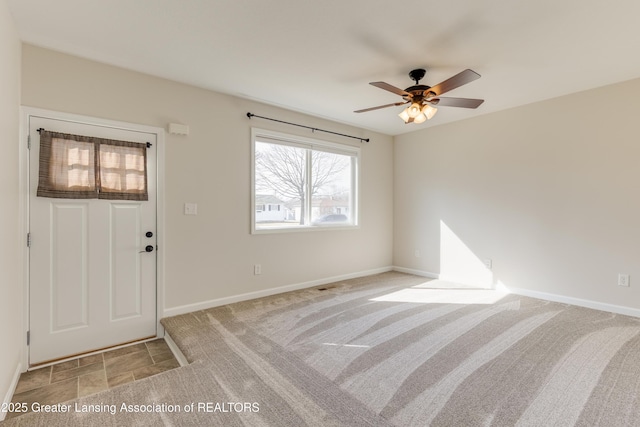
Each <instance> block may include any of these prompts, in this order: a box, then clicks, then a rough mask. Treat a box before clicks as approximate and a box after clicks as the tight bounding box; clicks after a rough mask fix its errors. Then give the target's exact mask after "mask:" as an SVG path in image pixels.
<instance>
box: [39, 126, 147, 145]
mask: <svg viewBox="0 0 640 427" xmlns="http://www.w3.org/2000/svg"><path fill="white" fill-rule="evenodd" d="M36 131H37V132H38V133H40V134H41V133H42V132H43V131H45V132H46V131H47V130H46V129H45V128H38V129H36ZM67 135H72V134H69V133H68V134H67ZM78 136H82V135H78ZM146 144H147V148H151V147H152V146H153V144H152V143H150V142H147V143H146Z"/></svg>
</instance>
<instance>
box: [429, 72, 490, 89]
mask: <svg viewBox="0 0 640 427" xmlns="http://www.w3.org/2000/svg"><path fill="white" fill-rule="evenodd" d="M479 78H480V74H478V73H476V72H475V71H473V70H469V69H467V70H464V71H462V72H460V73H458V74H456V75H455V76H453V77H451V78H449V79H447V80H445V81H443V82H442V83H439V84H437V85H435V86H433V87H431V89H429V92H433V93H435V96H440V95H442V94H443V93H446V92H449V91H450V90H453V89H455V88H457V87H460V86H462V85H466V84H467V83H471V82H472V81H474V80H477V79H479Z"/></svg>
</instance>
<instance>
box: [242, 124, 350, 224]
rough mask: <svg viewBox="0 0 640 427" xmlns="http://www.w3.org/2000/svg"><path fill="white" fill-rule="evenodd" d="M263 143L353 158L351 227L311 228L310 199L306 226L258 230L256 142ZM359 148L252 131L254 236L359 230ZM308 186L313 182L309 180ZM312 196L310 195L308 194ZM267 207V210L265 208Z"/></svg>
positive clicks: (307, 204)
mask: <svg viewBox="0 0 640 427" xmlns="http://www.w3.org/2000/svg"><path fill="white" fill-rule="evenodd" d="M260 139H264V140H267V141H265V142H273V143H280V144H283V145H286V146H291V147H298V148H305V149H310V150H313V149H314V148H315V149H317V150H318V151H329V152H334V153H337V154H343V155H348V156H350V157H351V159H352V160H351V162H352V163H351V168H352V173H351V192H352V194H351V206H350V207H349V209H350V210H351V212H352V214H351V220H352V221H351V222H350V223H348V224H327V225H311V224H310V221H309V219H310V216H311V212H312V209H311V208H312V202H313V201H312V198H311V197H307V198H306V200H305V203H306V206H305V207H306V209H305V211H306V215H307V216H308V217H307V218H306V220H305V224H304V225H288V226H286V227H282V228H277V227H273V228H272V227H269V228H257V227H256V162H255V161H256V151H255V149H256V140H260ZM360 151H361V150H360V147H355V146H352V145H346V144H338V143H335V142H329V141H323V140H319V139H314V138H308V137H303V136H298V135H291V134H286V133H282V132H276V131H271V130H266V129H260V128H251V234H269V233H288V232H300V231H322V230H337V229H340V230H352V229H357V228H359V225H358V224H359V222H360V218H359V206H360V197H359V193H360V192H359V191H358V190H359V189H358V185H359V181H360ZM308 162H310V156H308ZM307 173H308V174H309V175H311V167H310V165H308V167H307ZM307 182H309V183H310V182H311V180H310V179H307ZM307 194H310V192H307ZM265 207H266V206H265Z"/></svg>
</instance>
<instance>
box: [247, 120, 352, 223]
mask: <svg viewBox="0 0 640 427" xmlns="http://www.w3.org/2000/svg"><path fill="white" fill-rule="evenodd" d="M358 157H359V149H358V148H357V147H352V146H343V145H339V144H331V143H327V142H323V141H315V140H309V139H306V138H305V139H303V138H298V137H293V136H289V135H281V134H274V133H272V132H261V131H257V130H255V129H254V137H253V177H254V180H253V195H254V204H253V207H254V214H253V220H254V224H253V225H254V227H253V229H254V230H255V231H259V230H274V229H287V228H290V229H292V228H308V227H331V226H333V227H344V226H354V225H356V222H357V215H356V213H357V209H356V201H357V198H356V188H357V164H358Z"/></svg>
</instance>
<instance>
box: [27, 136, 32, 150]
mask: <svg viewBox="0 0 640 427" xmlns="http://www.w3.org/2000/svg"><path fill="white" fill-rule="evenodd" d="M27 150H31V135H27Z"/></svg>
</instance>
